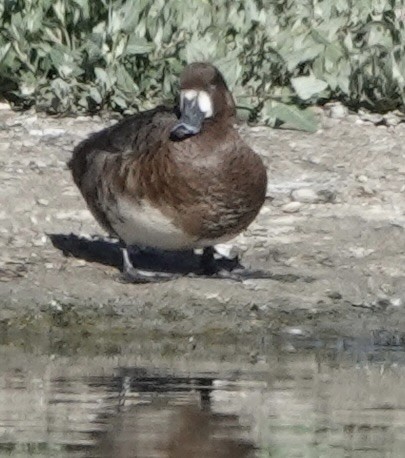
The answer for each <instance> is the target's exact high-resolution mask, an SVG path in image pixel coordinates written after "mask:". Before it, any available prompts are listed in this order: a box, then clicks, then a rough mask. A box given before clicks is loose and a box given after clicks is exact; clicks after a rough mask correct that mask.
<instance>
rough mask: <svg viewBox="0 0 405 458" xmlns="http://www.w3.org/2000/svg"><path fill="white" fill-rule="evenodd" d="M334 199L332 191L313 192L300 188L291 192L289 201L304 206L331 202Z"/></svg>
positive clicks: (309, 189)
mask: <svg viewBox="0 0 405 458" xmlns="http://www.w3.org/2000/svg"><path fill="white" fill-rule="evenodd" d="M335 198H336V194H335V193H334V192H333V191H330V190H327V189H322V190H320V191H315V189H312V188H301V189H294V191H292V192H291V199H292V200H293V201H295V202H301V203H305V204H317V203H321V202H323V203H325V202H333V201H334V200H335Z"/></svg>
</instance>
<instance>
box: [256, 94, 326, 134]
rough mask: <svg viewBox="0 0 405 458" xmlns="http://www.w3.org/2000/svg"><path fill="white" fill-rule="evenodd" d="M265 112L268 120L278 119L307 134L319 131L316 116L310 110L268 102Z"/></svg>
mask: <svg viewBox="0 0 405 458" xmlns="http://www.w3.org/2000/svg"><path fill="white" fill-rule="evenodd" d="M264 111H265V115H266V116H267V117H268V118H276V119H278V120H279V121H282V122H284V123H287V124H288V125H289V126H291V127H293V128H295V129H298V130H305V131H307V132H316V130H317V129H318V123H317V121H316V118H315V115H314V113H313V112H312V111H311V110H309V109H305V110H303V109H301V108H298V107H296V106H294V105H287V104H285V103H280V102H275V101H270V102H266V104H265V107H264Z"/></svg>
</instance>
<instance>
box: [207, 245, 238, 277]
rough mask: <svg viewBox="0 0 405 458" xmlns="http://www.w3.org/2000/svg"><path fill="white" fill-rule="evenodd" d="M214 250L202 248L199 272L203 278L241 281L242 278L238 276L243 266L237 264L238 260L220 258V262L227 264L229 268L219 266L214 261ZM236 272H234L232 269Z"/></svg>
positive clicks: (217, 262)
mask: <svg viewBox="0 0 405 458" xmlns="http://www.w3.org/2000/svg"><path fill="white" fill-rule="evenodd" d="M215 253H216V250H215V248H214V247H213V246H209V247H206V248H204V250H203V253H202V255H201V260H200V272H201V273H202V275H203V276H207V277H211V278H228V279H230V280H235V281H242V280H243V277H242V276H241V275H240V273H241V272H243V266H241V265H240V264H239V261H238V259H237V258H236V259H231V258H228V257H225V256H222V259H221V261H223V262H224V263H228V264H229V267H228V268H226V267H225V266H221V265H220V262H221V261H218V260H217V259H215ZM235 268H237V270H238V271H239V272H237V270H235V271H234V269H235Z"/></svg>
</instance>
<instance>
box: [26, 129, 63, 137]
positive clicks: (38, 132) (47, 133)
mask: <svg viewBox="0 0 405 458" xmlns="http://www.w3.org/2000/svg"><path fill="white" fill-rule="evenodd" d="M28 133H29V134H30V135H32V136H33V137H48V138H56V137H60V136H61V135H64V134H65V133H66V131H65V129H55V128H52V127H49V128H47V129H31V130H29V132H28Z"/></svg>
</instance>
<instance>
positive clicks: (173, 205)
mask: <svg viewBox="0 0 405 458" xmlns="http://www.w3.org/2000/svg"><path fill="white" fill-rule="evenodd" d="M179 89H180V90H179V94H178V97H177V100H178V103H176V104H175V105H174V106H166V105H165V106H163V105H162V106H157V107H156V108H154V109H151V110H148V111H143V112H140V113H137V114H135V115H131V116H128V117H126V118H124V119H123V120H121V121H120V122H118V123H116V124H115V125H113V126H110V127H108V128H105V129H103V130H101V131H99V132H96V133H93V134H92V135H90V136H89V137H88V138H86V139H85V140H84V141H82V142H81V143H79V144H78V145H77V146H76V147H75V148H74V150H73V154H72V157H71V159H70V161H69V163H68V166H69V168H70V171H71V174H72V177H73V181H74V183H75V184H76V186H77V187H78V188H79V190H80V193H81V195H82V196H83V198H84V200H85V202H86V203H87V206H88V208H89V210H90V212H91V213H92V214H93V216H94V217H95V219H96V220H97V222H98V223H99V224H100V226H101V227H102V228H103V229H104V230H105V231H107V232H108V233H109V234H110V235H111V236H113V237H116V238H118V239H119V240H120V242H121V246H122V257H123V268H122V271H123V275H124V276H125V278H126V279H127V280H128V281H131V282H134V283H147V282H154V281H159V280H164V279H167V278H168V277H170V274H168V273H165V272H149V271H145V270H141V269H140V268H139V266H138V267H137V265H136V253H137V252H138V250H139V249H141V248H142V247H148V248H154V249H158V250H169V251H179V250H180V251H181V250H191V249H202V250H203V254H202V256H201V271H202V273H204V274H207V275H214V274H215V273H218V269H217V268H216V262H215V256H214V255H215V248H214V247H215V245H216V244H219V243H224V242H227V241H229V240H231V239H233V238H235V237H236V236H237V235H238V234H240V233H241V232H242V231H244V230H245V229H246V228H247V227H248V226H249V225H250V224H251V223H252V222H253V220H254V219H255V218H256V216H257V214H258V213H259V210H260V209H261V207H262V205H263V203H264V201H265V197H266V187H267V174H266V168H265V166H264V164H263V161H262V160H261V158H260V156H259V155H258V154H257V153H255V152H254V151H253V150H252V149H251V148H250V147H249V146H248V145H247V144H246V143H245V142H244V141H243V139H242V138H241V136H240V135H239V133H238V131H237V129H236V128H235V121H236V105H235V101H234V98H233V96H232V94H231V92H230V90H229V89H228V86H227V84H226V82H225V79H224V77H223V75H222V74H221V72H220V71H219V70H218V69H217V68H216V67H215V66H214V65H212V64H210V63H207V62H194V63H191V64H189V65H187V66H186V67H185V68H184V69H183V71H182V72H181V74H180V78H179ZM134 259H135V261H134Z"/></svg>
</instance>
